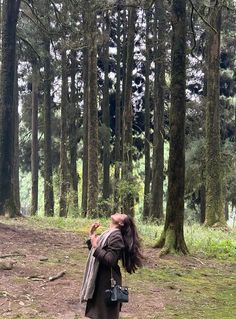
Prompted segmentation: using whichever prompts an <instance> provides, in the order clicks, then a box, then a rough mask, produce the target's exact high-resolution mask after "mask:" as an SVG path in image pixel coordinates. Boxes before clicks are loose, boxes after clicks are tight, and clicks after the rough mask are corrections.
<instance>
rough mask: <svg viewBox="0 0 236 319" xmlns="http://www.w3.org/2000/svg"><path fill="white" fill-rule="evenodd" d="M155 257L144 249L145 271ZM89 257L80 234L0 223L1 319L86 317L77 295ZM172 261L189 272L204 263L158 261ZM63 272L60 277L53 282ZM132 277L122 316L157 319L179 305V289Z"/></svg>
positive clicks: (179, 259)
mask: <svg viewBox="0 0 236 319" xmlns="http://www.w3.org/2000/svg"><path fill="white" fill-rule="evenodd" d="M157 254H158V251H156V250H154V249H151V248H149V249H146V250H145V255H146V256H147V260H146V266H147V267H150V268H152V267H156V266H157V260H158V257H157ZM6 255H10V256H9V257H6ZM86 255H87V248H86V246H85V244H84V238H83V236H82V235H81V234H76V233H72V232H65V231H62V230H56V229H39V228H36V229H35V228H32V227H31V226H29V225H27V221H23V222H17V223H15V224H13V225H12V224H11V225H7V224H5V223H0V319H2V318H22V319H23V318H24V319H26V318H27V319H28V318H36V319H39V318H48V319H52V318H57V319H60V318H64V319H75V318H81V319H82V318H84V316H83V313H84V310H83V308H82V307H81V305H80V303H79V292H80V284H81V280H82V276H83V269H84V266H85V260H86ZM170 262H171V263H173V262H174V263H177V264H178V265H179V266H180V267H183V268H185V269H186V268H191V267H201V264H202V262H201V261H200V260H198V259H197V258H194V257H184V258H183V257H171V256H168V257H166V258H165V259H162V260H158V267H166V266H167V265H168V264H169V263H170ZM10 268H12V269H10ZM62 271H65V274H64V275H63V276H62V277H60V278H58V279H56V280H54V281H50V280H49V278H50V277H52V276H55V275H58V274H59V273H61V272H62ZM135 276H137V275H135ZM128 277H129V276H125V278H124V280H126V281H127V282H128V285H129V288H130V302H129V303H128V304H125V305H124V306H123V308H122V312H121V318H130V319H131V318H132V319H135V318H137V319H141V318H154V317H153V314H157V315H158V314H159V313H162V311H163V309H164V308H165V306H166V305H167V304H168V303H170V302H175V301H174V300H173V289H175V287H168V285H160V284H158V285H157V283H156V282H152V281H150V280H148V281H147V280H146V281H145V280H142V279H140V280H139V279H138V276H137V277H135V278H136V279H135V280H133V279H132V276H131V277H129V278H131V279H127V278H128ZM153 295H155V298H152V296H153ZM156 318H157V317H156ZM101 319H102V318H101Z"/></svg>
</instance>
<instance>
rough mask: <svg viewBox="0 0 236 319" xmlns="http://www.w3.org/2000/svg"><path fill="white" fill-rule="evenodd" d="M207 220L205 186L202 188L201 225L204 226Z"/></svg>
mask: <svg viewBox="0 0 236 319" xmlns="http://www.w3.org/2000/svg"><path fill="white" fill-rule="evenodd" d="M205 218H206V188H205V184H202V185H201V187H200V223H201V224H203V223H204V222H205Z"/></svg>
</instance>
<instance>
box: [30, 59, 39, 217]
mask: <svg viewBox="0 0 236 319" xmlns="http://www.w3.org/2000/svg"><path fill="white" fill-rule="evenodd" d="M38 103H39V65H38V62H37V60H36V59H35V60H34V61H33V62H32V119H31V122H32V140H31V181H32V185H31V215H35V214H36V213H37V210H38V170H39V156H38V151H39V146H38Z"/></svg>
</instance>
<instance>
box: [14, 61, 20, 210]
mask: <svg viewBox="0 0 236 319" xmlns="http://www.w3.org/2000/svg"><path fill="white" fill-rule="evenodd" d="M14 76H15V80H14V81H15V83H14V117H15V124H14V125H15V129H14V165H13V167H14V174H13V175H14V177H13V180H14V186H13V187H14V197H15V203H16V215H18V216H20V208H21V205H20V178H19V167H20V164H19V112H18V105H19V98H18V91H19V88H18V60H17V57H16V63H15V74H14Z"/></svg>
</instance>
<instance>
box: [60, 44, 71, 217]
mask: <svg viewBox="0 0 236 319" xmlns="http://www.w3.org/2000/svg"><path fill="white" fill-rule="evenodd" d="M61 69H62V77H61V78H62V85H61V141H60V199H59V205H60V208H59V209H60V210H59V216H60V217H67V213H68V205H67V193H68V186H69V185H68V184H69V181H68V174H67V162H68V160H67V113H68V111H67V107H68V98H67V96H68V79H67V56H66V49H65V48H64V47H63V48H62V54H61Z"/></svg>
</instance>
